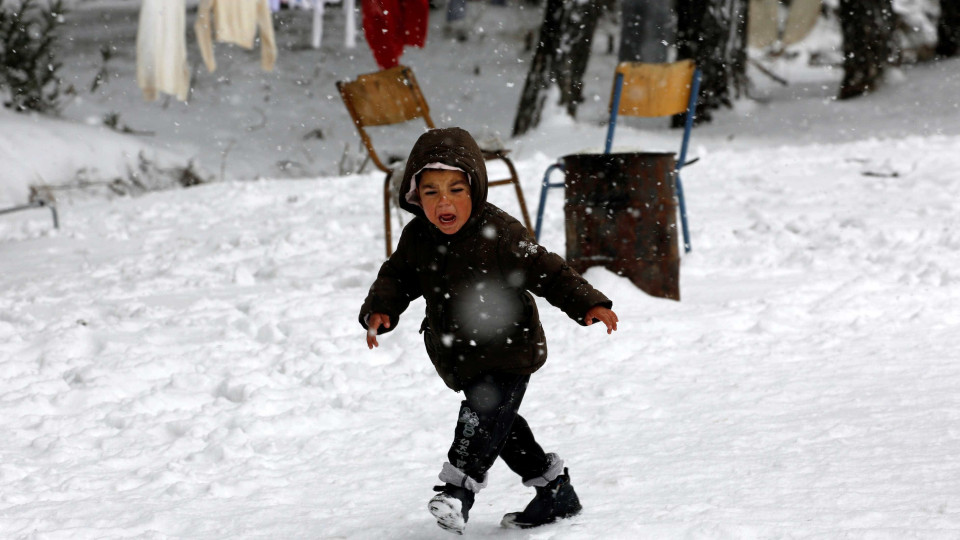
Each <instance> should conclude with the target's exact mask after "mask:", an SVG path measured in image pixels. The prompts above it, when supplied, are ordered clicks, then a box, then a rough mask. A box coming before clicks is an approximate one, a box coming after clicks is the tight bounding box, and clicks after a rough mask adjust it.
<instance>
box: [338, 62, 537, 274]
mask: <svg viewBox="0 0 960 540" xmlns="http://www.w3.org/2000/svg"><path fill="white" fill-rule="evenodd" d="M337 89H338V90H339V91H340V97H341V98H343V103H344V105H346V107H347V111H348V112H349V113H350V117H351V118H353V124H354V125H355V126H356V128H357V132H359V134H360V139H361V140H362V141H363V145H364V146H365V147H366V148H367V152H369V154H370V159H371V160H372V161H373V163H374V165H376V167H377V168H378V169H380V170H381V171H383V172H384V173H386V178H384V181H383V225H384V236H385V239H386V244H387V257H389V256H390V255H391V254H392V252H393V239H392V236H391V231H390V202H391V200H392V198H393V197H394V196H396V194H394V193H391V190H390V179H391V176H392V175H393V173H394V169H391V168H390V167H389V166H387V164H384V162H383V160H382V159H381V158H380V156H379V155H378V154H377V151H376V149H375V148H374V146H373V141H372V140H371V138H370V135H369V134H368V133H367V130H366V129H365V128H367V127H374V126H386V125H392V124H400V123H403V122H408V121H410V120H415V119H417V118H423V120H424V122H426V124H427V127H429V128H430V129H433V128H434V127H436V126H434V123H433V119H432V118H430V107H429V106H428V105H427V101H426V99H424V97H423V93H422V92H421V91H420V86H419V85H418V84H417V79H416V77H414V76H413V71H412V70H411V69H410V68H408V67H406V66H397V67H394V68H390V69H386V70H383V71H378V72H375V73H367V74H364V75H360V76H358V77H357V78H356V80H353V81H339V82H337ZM508 152H509V150H502V149H500V150H483V157H484V159H486V160H494V159H497V160H500V161H502V162H503V163H504V164H505V165H506V166H507V170H508V171H509V173H510V176H509V177H508V178H504V179H501V180H493V181H490V182H488V184H487V185H488V186H489V187H494V186H501V185H508V184H513V187H514V189H515V190H516V193H517V200H518V201H519V203H520V211H521V212H522V214H523V221H524V224H525V225H526V227H527V229H530V216H529V215H528V213H527V204H526V201H525V200H524V198H523V191H521V189H520V179H519V178H518V176H517V170H516V168H514V166H513V162H511V161H510V160H509V159H508V158H507V153H508ZM398 174H402V171H398Z"/></svg>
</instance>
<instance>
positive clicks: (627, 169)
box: [561, 152, 680, 300]
mask: <svg viewBox="0 0 960 540" xmlns="http://www.w3.org/2000/svg"><path fill="white" fill-rule="evenodd" d="M561 161H562V163H563V168H564V172H565V174H566V180H565V188H566V189H565V190H564V191H565V193H566V199H565V202H564V215H565V218H566V219H565V221H566V237H567V261H568V263H569V264H570V266H571V267H573V268H574V269H575V270H577V271H578V272H581V273H582V272H583V271H585V270H586V269H587V268H589V267H591V266H604V267H606V268H607V269H609V270H610V271H612V272H615V273H617V274H618V275H622V276H625V277H627V278H628V279H630V281H632V282H633V283H634V284H636V285H637V287H639V288H640V289H641V290H643V291H644V292H646V293H647V294H650V295H652V296H657V297H661V298H670V299H673V300H680V250H679V247H678V241H677V239H678V236H677V234H678V231H677V220H676V214H677V199H676V196H675V190H674V176H675V170H676V161H675V157H674V154H672V153H649V152H631V153H620V154H571V155H568V156H564V157H563V158H561Z"/></svg>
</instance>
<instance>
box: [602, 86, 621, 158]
mask: <svg viewBox="0 0 960 540" xmlns="http://www.w3.org/2000/svg"><path fill="white" fill-rule="evenodd" d="M622 90H623V73H617V78H616V79H615V80H614V83H613V103H611V104H610V125H609V126H607V144H606V146H605V147H604V149H603V153H604V154H609V153H610V150H611V149H612V148H613V130H614V129H616V127H617V114H618V113H619V112H620V92H621V91H622Z"/></svg>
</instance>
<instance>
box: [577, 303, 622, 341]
mask: <svg viewBox="0 0 960 540" xmlns="http://www.w3.org/2000/svg"><path fill="white" fill-rule="evenodd" d="M619 320H620V319H618V318H617V314H616V313H614V312H613V310H612V309H607V308H605V307H603V306H593V307H592V308H590V311H588V312H587V316H586V317H584V322H586V324H587V326H590V325H591V324H593V323H594V322H595V321H600V322H602V323H603V324H605V325H606V326H607V333H608V334H610V333H613V331H614V330H616V329H617V321H619Z"/></svg>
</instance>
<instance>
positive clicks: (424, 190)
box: [417, 169, 473, 234]
mask: <svg viewBox="0 0 960 540" xmlns="http://www.w3.org/2000/svg"><path fill="white" fill-rule="evenodd" d="M417 193H418V194H419V196H420V204H421V205H422V206H423V213H424V214H426V215H427V219H428V220H430V223H433V224H434V225H436V227H437V228H438V229H440V231H441V232H443V233H444V234H454V233H456V232H457V231H459V230H460V229H461V228H462V227H463V226H464V224H466V223H467V220H468V219H470V212H471V211H472V210H473V202H472V201H471V200H470V183H469V182H467V175H466V173H464V172H463V171H448V170H443V169H427V170H425V171H423V172H422V173H420V182H419V183H418V184H417Z"/></svg>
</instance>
